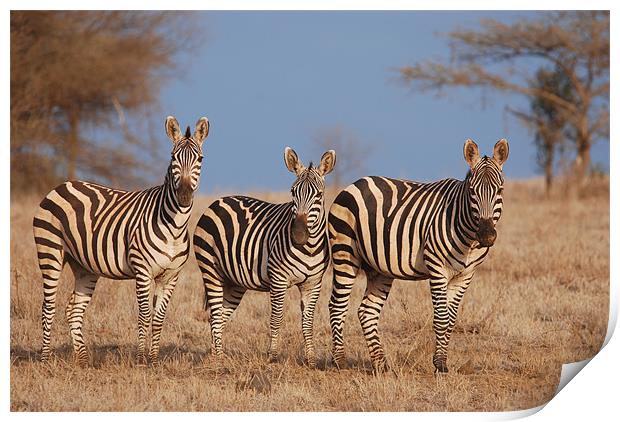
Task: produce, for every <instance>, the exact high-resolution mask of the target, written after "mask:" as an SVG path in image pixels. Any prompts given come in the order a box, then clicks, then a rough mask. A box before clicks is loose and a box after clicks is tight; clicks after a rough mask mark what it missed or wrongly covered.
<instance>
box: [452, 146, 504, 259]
mask: <svg viewBox="0 0 620 422" xmlns="http://www.w3.org/2000/svg"><path fill="white" fill-rule="evenodd" d="M463 154H464V155H465V161H467V164H469V167H470V169H471V171H470V174H469V175H468V177H467V179H466V183H467V189H468V195H469V203H470V206H471V210H472V216H473V219H474V222H475V223H476V224H477V231H476V239H477V240H478V242H479V243H480V246H482V247H491V246H493V244H494V243H495V239H496V238H497V232H496V231H495V224H497V222H498V221H499V218H500V217H501V215H502V203H503V199H502V194H503V190H504V176H503V174H502V166H503V165H504V163H505V162H506V160H507V159H508V141H506V140H505V139H500V140H499V141H497V143H496V144H495V147H494V148H493V157H487V156H486V155H485V156H484V157H480V153H479V152H478V145H476V143H475V142H474V141H472V140H471V139H468V140H467V141H465V146H464V147H463Z"/></svg>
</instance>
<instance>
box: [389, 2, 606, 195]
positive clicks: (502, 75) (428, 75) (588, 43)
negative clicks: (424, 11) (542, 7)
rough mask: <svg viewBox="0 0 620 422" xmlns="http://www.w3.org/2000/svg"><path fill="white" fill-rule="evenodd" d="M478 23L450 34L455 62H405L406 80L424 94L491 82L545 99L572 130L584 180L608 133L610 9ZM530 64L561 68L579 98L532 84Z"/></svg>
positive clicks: (576, 167) (578, 167)
mask: <svg viewBox="0 0 620 422" xmlns="http://www.w3.org/2000/svg"><path fill="white" fill-rule="evenodd" d="M480 24H481V28H480V30H456V31H452V32H450V33H449V34H448V37H449V39H450V49H451V56H452V57H451V59H452V60H451V61H450V63H448V64H446V63H441V62H437V61H426V62H423V63H418V64H415V65H413V66H405V67H402V68H400V76H401V77H402V80H403V81H405V82H406V83H408V84H410V85H411V86H412V87H414V88H417V89H420V90H423V91H424V90H437V91H441V90H442V89H443V88H445V87H488V88H491V89H494V90H497V91H501V92H510V93H517V94H521V95H524V96H526V97H527V98H528V99H530V100H531V99H534V98H539V99H544V100H545V101H548V103H549V104H552V105H553V107H555V108H557V110H559V111H561V113H562V115H563V116H564V117H565V119H566V123H567V125H569V126H570V128H571V131H572V132H573V134H574V136H573V137H572V138H573V140H574V147H575V160H574V163H573V172H574V174H575V177H576V178H577V180H578V181H579V183H583V181H584V179H585V175H586V171H587V170H588V169H589V167H590V148H591V146H592V144H593V143H594V142H595V141H596V140H598V139H604V138H607V139H608V138H609V12H608V11H574V12H551V13H545V14H542V15H541V16H540V17H538V18H536V19H520V20H517V21H515V22H514V23H510V24H507V23H502V22H499V21H497V20H491V19H484V20H482V21H481V23H480ZM532 62H536V63H538V64H539V65H542V66H544V65H547V66H551V67H553V68H557V69H558V70H559V71H561V72H563V74H564V75H565V76H566V78H567V80H568V81H569V83H570V86H571V90H572V92H574V95H573V96H572V97H571V98H570V99H565V98H562V97H561V96H560V95H558V94H557V93H556V92H553V90H550V89H548V87H545V86H539V85H537V84H535V83H532V82H533V81H534V79H535V75H534V74H533V71H532V70H531V69H532Z"/></svg>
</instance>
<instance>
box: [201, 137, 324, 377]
mask: <svg viewBox="0 0 620 422" xmlns="http://www.w3.org/2000/svg"><path fill="white" fill-rule="evenodd" d="M335 159H336V156H335V153H334V152H333V151H328V152H327V153H325V154H324V155H323V158H322V159H321V163H320V165H319V166H318V167H314V166H313V165H312V164H310V166H309V167H308V168H306V167H305V166H304V165H303V164H302V163H301V162H300V161H299V159H298V157H297V154H295V152H294V151H293V150H292V149H290V148H287V149H286V150H285V163H286V165H287V167H288V169H289V170H290V171H291V172H294V173H295V174H296V175H297V179H296V180H295V182H294V184H293V186H292V188H291V193H292V201H291V202H287V203H284V204H273V203H269V202H265V201H261V200H259V199H255V198H249V197H245V196H231V197H225V198H221V199H218V200H217V201H215V202H214V203H213V204H211V205H210V206H209V207H208V208H207V210H206V211H205V212H204V214H203V215H202V217H201V218H200V220H199V222H198V227H197V228H196V232H195V234H194V251H195V253H196V260H197V262H198V265H199V267H200V270H201V272H202V278H203V281H204V286H205V292H206V299H205V300H206V306H207V308H208V309H209V314H210V324H211V338H212V342H213V345H212V353H214V354H215V355H216V356H221V355H222V330H223V329H224V326H225V325H226V323H227V321H228V320H229V318H230V316H231V315H232V313H233V312H234V310H235V309H236V308H237V306H238V305H239V303H240V302H241V299H242V298H243V295H244V294H245V292H246V291H247V290H258V291H264V292H269V295H270V302H271V318H270V329H271V344H270V348H269V357H270V359H271V360H276V359H277V356H278V334H279V329H280V325H281V323H282V318H283V308H284V296H285V294H286V290H287V289H288V288H289V287H291V286H297V287H298V288H299V290H300V293H301V306H302V332H303V336H304V342H305V353H306V359H307V361H308V363H309V364H310V365H314V364H315V363H316V356H315V350H314V342H313V334H312V332H313V320H314V309H315V305H316V301H317V299H318V296H319V293H320V290H321V280H322V278H323V273H324V272H325V270H326V269H327V266H328V264H329V254H328V241H327V224H326V221H325V211H324V206H323V191H324V189H325V182H324V176H325V175H326V174H327V173H329V172H330V171H331V170H332V168H333V166H334V164H335Z"/></svg>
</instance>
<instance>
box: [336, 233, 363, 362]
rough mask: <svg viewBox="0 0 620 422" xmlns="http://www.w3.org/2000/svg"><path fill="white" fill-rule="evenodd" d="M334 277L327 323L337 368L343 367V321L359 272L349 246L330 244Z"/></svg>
mask: <svg viewBox="0 0 620 422" xmlns="http://www.w3.org/2000/svg"><path fill="white" fill-rule="evenodd" d="M332 262H333V273H334V279H333V284H332V293H331V297H330V299H329V325H330V328H331V332H332V359H333V362H334V365H336V367H337V368H343V367H344V323H345V319H346V316H347V311H348V309H349V299H350V297H351V291H352V290H353V285H354V284H355V279H356V278H357V275H358V273H359V272H360V263H359V260H358V259H357V258H356V257H355V256H354V255H353V254H351V253H350V247H347V246H346V245H344V246H342V245H340V244H338V243H333V244H332Z"/></svg>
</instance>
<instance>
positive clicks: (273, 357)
mask: <svg viewBox="0 0 620 422" xmlns="http://www.w3.org/2000/svg"><path fill="white" fill-rule="evenodd" d="M277 362H278V354H277V353H269V363H277Z"/></svg>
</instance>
